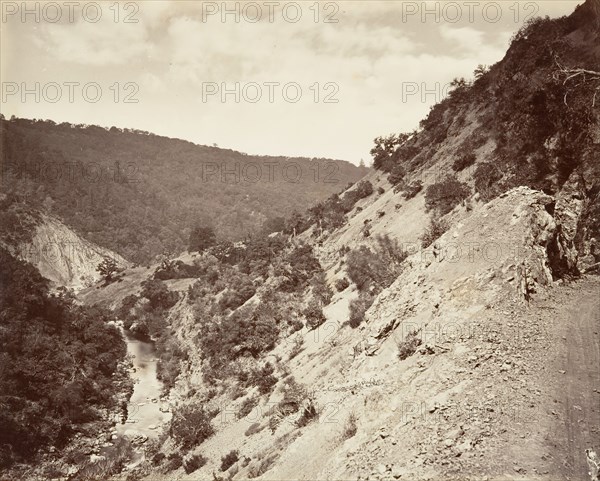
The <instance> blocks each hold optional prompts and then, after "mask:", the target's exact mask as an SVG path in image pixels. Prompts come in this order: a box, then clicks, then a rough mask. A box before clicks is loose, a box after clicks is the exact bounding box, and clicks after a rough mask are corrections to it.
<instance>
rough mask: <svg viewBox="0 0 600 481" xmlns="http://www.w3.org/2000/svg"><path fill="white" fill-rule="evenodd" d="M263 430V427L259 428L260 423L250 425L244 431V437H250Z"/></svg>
mask: <svg viewBox="0 0 600 481" xmlns="http://www.w3.org/2000/svg"><path fill="white" fill-rule="evenodd" d="M263 429H265V426H261V425H260V423H252V424H251V425H250V427H249V428H248V429H246V432H245V433H244V435H245V436H252V435H253V434H258V433H260V432H261V431H262V430H263Z"/></svg>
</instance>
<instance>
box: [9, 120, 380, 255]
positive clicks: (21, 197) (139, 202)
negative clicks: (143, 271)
mask: <svg viewBox="0 0 600 481" xmlns="http://www.w3.org/2000/svg"><path fill="white" fill-rule="evenodd" d="M0 125H1V131H0V135H1V137H2V154H1V155H2V178H3V181H2V189H3V192H4V193H5V194H7V199H5V201H4V202H3V205H4V209H5V210H6V209H10V208H11V207H10V206H11V205H12V204H13V203H15V202H16V203H19V202H26V203H27V204H28V205H30V206H33V207H37V208H39V209H41V210H44V211H45V212H47V213H50V214H52V215H54V216H56V217H58V218H60V219H61V220H62V221H64V222H65V223H66V224H68V225H69V226H70V227H72V228H73V229H74V230H75V231H76V232H78V233H79V234H81V235H83V236H84V237H85V238H86V239H88V240H90V241H92V242H94V243H96V244H98V245H101V246H103V247H107V248H110V249H111V250H113V251H115V252H117V253H119V254H121V255H122V256H124V257H125V258H127V259H128V260H131V261H133V262H148V261H150V260H151V259H153V258H154V257H155V256H156V255H162V254H164V253H165V252H169V253H173V252H180V251H182V250H183V249H184V248H185V247H186V246H187V242H188V238H189V234H190V231H191V229H192V228H193V227H194V226H195V225H204V224H209V225H211V226H212V227H213V228H214V229H215V230H216V232H217V235H218V237H220V238H223V239H228V240H239V239H242V238H244V237H245V236H247V235H249V234H252V233H256V232H258V231H260V230H262V229H263V228H266V229H272V230H277V226H278V223H280V222H281V220H282V219H281V217H284V216H288V215H290V214H291V213H292V212H293V211H294V210H295V209H298V210H304V209H305V208H306V206H308V205H311V204H313V203H314V202H316V201H318V200H322V199H324V198H325V197H327V196H329V195H331V194H332V193H334V192H339V191H341V190H343V189H344V188H345V187H346V186H347V184H348V183H350V182H355V181H356V180H358V179H359V178H361V177H362V176H363V175H365V173H367V172H368V169H366V168H364V167H356V166H355V165H353V164H351V163H349V162H345V161H341V160H330V159H316V158H315V159H308V158H290V157H269V156H256V155H247V154H244V153H241V152H236V151H233V150H227V149H220V148H217V147H207V146H201V145H196V144H193V143H191V142H187V141H184V140H179V139H171V138H167V137H161V136H157V135H154V134H151V133H148V132H141V131H137V130H131V129H124V130H122V129H117V128H115V127H112V128H110V129H105V128H102V127H97V126H93V125H72V124H69V123H62V124H60V125H56V124H55V123H54V122H53V121H51V120H45V121H42V120H40V121H37V120H27V119H15V118H13V119H11V120H10V121H9V120H5V119H4V118H2V119H1V120H0Z"/></svg>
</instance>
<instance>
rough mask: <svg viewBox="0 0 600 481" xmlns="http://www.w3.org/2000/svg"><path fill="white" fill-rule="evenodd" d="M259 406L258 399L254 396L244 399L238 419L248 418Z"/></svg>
mask: <svg viewBox="0 0 600 481" xmlns="http://www.w3.org/2000/svg"><path fill="white" fill-rule="evenodd" d="M257 405H258V398H256V397H254V396H253V397H249V398H247V399H244V402H242V405H241V406H240V411H239V412H238V414H237V417H238V419H242V418H245V417H246V416H248V414H250V413H251V412H252V410H253V409H254V408H255V407H256V406H257Z"/></svg>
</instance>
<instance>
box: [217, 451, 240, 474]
mask: <svg viewBox="0 0 600 481" xmlns="http://www.w3.org/2000/svg"><path fill="white" fill-rule="evenodd" d="M238 459H240V458H239V452H238V451H237V450H236V449H234V450H232V451H230V452H229V453H227V454H226V455H225V456H223V457H222V458H221V471H227V470H228V469H229V468H230V467H231V466H233V465H234V464H235V463H237V461H238Z"/></svg>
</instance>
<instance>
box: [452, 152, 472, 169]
mask: <svg viewBox="0 0 600 481" xmlns="http://www.w3.org/2000/svg"><path fill="white" fill-rule="evenodd" d="M476 160H477V156H476V155H475V154H474V153H473V152H468V153H466V154H462V155H460V156H459V157H457V158H456V159H455V160H454V163H453V164H452V169H453V170H454V171H455V172H460V171H461V170H464V169H466V168H467V167H470V166H471V165H473V164H474V163H475V161H476Z"/></svg>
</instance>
